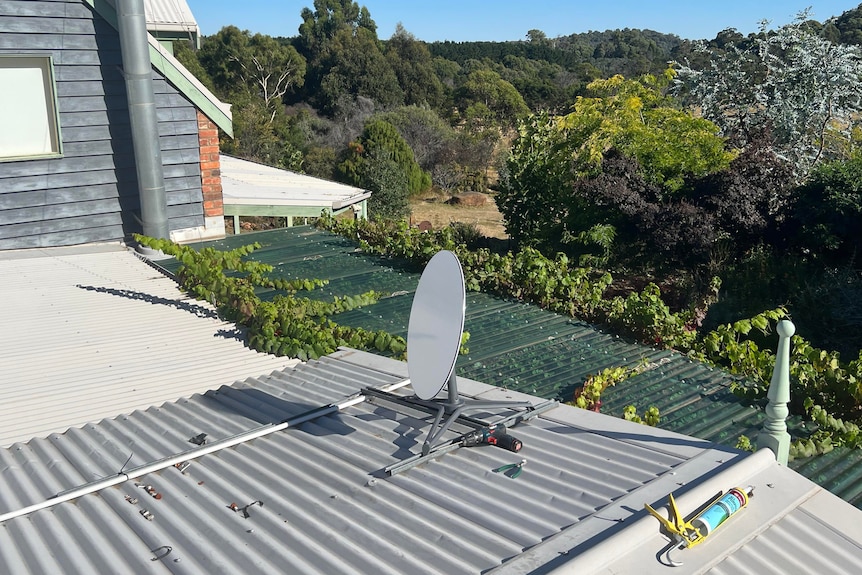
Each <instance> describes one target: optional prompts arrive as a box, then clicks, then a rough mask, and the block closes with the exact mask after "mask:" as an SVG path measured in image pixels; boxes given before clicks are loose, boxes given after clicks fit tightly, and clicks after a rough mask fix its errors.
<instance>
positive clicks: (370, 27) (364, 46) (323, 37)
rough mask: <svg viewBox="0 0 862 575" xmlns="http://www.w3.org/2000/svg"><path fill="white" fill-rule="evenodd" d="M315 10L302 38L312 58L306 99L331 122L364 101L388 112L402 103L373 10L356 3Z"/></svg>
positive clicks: (318, 4) (336, 0)
mask: <svg viewBox="0 0 862 575" xmlns="http://www.w3.org/2000/svg"><path fill="white" fill-rule="evenodd" d="M314 8H315V9H314V10H311V9H309V8H304V9H303V11H302V18H303V23H302V24H301V25H300V26H299V34H300V35H299V38H298V39H297V44H298V46H299V47H300V49H301V51H302V53H303V54H304V55H305V57H306V58H307V59H308V73H307V78H306V83H305V97H306V99H307V100H308V101H309V102H311V103H312V104H313V105H314V106H315V107H316V108H317V109H318V110H320V111H322V112H323V113H325V114H327V115H329V116H330V117H336V116H337V115H339V114H343V112H344V110H345V109H348V108H350V107H351V106H352V105H353V102H355V100H356V99H357V98H360V97H365V98H369V99H371V100H373V101H374V102H375V103H376V104H377V105H379V106H381V107H383V108H386V107H391V106H396V105H399V104H401V103H402V102H403V100H404V95H403V92H402V91H401V87H400V86H399V84H398V78H397V77H396V76H395V72H393V70H392V67H391V66H390V64H389V62H388V61H387V60H386V58H385V57H384V56H383V53H382V52H381V50H380V42H379V41H378V39H377V25H376V24H375V23H374V20H372V19H371V14H370V13H369V12H368V9H367V8H365V7H362V8H360V7H359V5H358V4H357V3H356V2H351V1H350V0H315V2H314Z"/></svg>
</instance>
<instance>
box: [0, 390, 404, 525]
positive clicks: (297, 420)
mask: <svg viewBox="0 0 862 575" xmlns="http://www.w3.org/2000/svg"><path fill="white" fill-rule="evenodd" d="M409 384H410V380H409V379H404V380H402V381H399V382H397V383H393V384H390V385H385V386H383V387H382V388H380V390H381V391H384V392H391V391H395V390H396V389H400V388H402V387H404V386H406V385H409ZM363 401H365V396H364V395H362V394H356V395H354V396H352V397H349V398H347V399H345V400H344V401H342V402H341V403H331V404H329V405H324V406H322V407H318V408H316V409H312V410H310V411H306V412H304V413H301V414H299V415H297V416H295V417H292V418H290V419H287V420H285V421H283V422H282V423H278V424H274V425H265V426H263V427H259V428H257V429H253V430H251V431H246V432H243V433H239V434H237V435H234V436H233V437H228V438H226V439H223V440H221V441H215V442H213V443H211V444H209V445H205V446H201V447H199V448H197V449H190V450H189V451H184V452H183V453H178V454H177V455H171V456H169V457H166V458H164V459H159V460H158V461H154V462H152V463H147V464H144V465H141V466H138V467H134V468H132V469H129V470H128V471H120V472H119V473H118V474H117V475H115V476H113V477H106V478H105V479H99V480H97V481H92V482H90V483H85V484H84V485H82V486H80V487H76V488H74V489H71V490H69V491H63V492H61V493H58V494H57V495H55V496H54V497H51V498H50V499H46V500H45V501H42V502H40V503H35V504H33V505H29V506H27V507H24V508H21V509H18V510H15V511H10V512H8V513H4V514H2V515H0V524H2V523H4V522H5V521H8V520H9V519H15V518H16V517H21V516H22V515H28V514H30V513H33V512H36V511H41V510H42V509H47V508H48V507H53V506H54V505H57V504H60V503H65V502H66V501H71V500H72V499H77V498H78V497H81V496H84V495H90V494H92V493H95V492H97V491H101V490H102V489H106V488H108V487H113V486H114V485H119V484H120V483H124V482H126V481H128V480H130V479H131V478H133V477H140V476H143V475H147V474H148V473H155V472H157V471H161V470H163V469H167V468H168V467H173V466H174V465H176V464H178V463H182V462H184V461H190V460H192V459H197V458H198V457H201V456H203V455H208V454H210V453H214V452H216V451H221V450H222V449H227V448H229V447H234V446H235V445H239V444H240V443H245V442H247V441H251V440H253V439H258V438H260V437H264V436H266V435H269V434H271V433H276V432H279V431H283V430H285V429H287V428H288V427H295V426H297V425H301V424H303V423H306V422H308V421H311V420H312V419H317V418H318V417H322V416H324V415H329V414H331V413H335V412H337V411H341V410H342V409H346V408H348V407H351V406H353V405H357V404H359V403H362V402H363Z"/></svg>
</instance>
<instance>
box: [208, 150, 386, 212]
mask: <svg viewBox="0 0 862 575" xmlns="http://www.w3.org/2000/svg"><path fill="white" fill-rule="evenodd" d="M219 158H220V161H221V179H222V194H223V196H224V203H225V205H228V206H232V205H242V206H303V207H318V206H319V207H321V208H322V207H328V208H330V209H332V210H340V209H342V208H344V207H347V206H350V205H353V204H355V203H358V202H361V201H362V200H365V199H368V198H369V197H370V196H371V192H368V191H366V190H363V189H360V188H355V187H353V186H347V185H344V184H339V183H337V182H331V181H329V180H322V179H320V178H313V177H311V176H306V175H304V174H297V173H296V172H290V171H288V170H281V169H279V168H273V167H271V166H266V165H263V164H257V163H255V162H249V161H248V160H242V159H240V158H234V157H232V156H226V155H224V154H222V155H221V156H219ZM317 215H319V214H317Z"/></svg>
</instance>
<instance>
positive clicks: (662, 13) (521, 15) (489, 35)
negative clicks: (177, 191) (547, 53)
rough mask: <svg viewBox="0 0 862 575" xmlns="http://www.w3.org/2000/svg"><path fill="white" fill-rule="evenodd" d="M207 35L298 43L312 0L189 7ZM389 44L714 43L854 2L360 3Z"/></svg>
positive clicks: (196, 1)
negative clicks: (623, 35)
mask: <svg viewBox="0 0 862 575" xmlns="http://www.w3.org/2000/svg"><path fill="white" fill-rule="evenodd" d="M188 4H189V6H190V7H191V9H192V12H193V13H194V15H195V18H196V19H197V21H198V24H199V25H200V27H201V31H202V32H203V34H205V35H210V34H214V33H216V32H218V31H219V30H220V29H221V28H222V27H223V26H227V25H229V24H233V25H234V26H237V27H239V28H241V29H243V30H250V31H251V32H260V33H263V34H268V35H270V36H296V35H297V34H298V28H299V24H300V23H301V22H302V19H301V18H300V12H301V11H302V9H303V8H304V7H306V6H307V7H309V8H312V7H313V6H314V2H313V0H299V1H297V0H188ZM359 4H360V5H363V6H366V7H367V8H368V10H369V11H370V12H371V17H372V18H373V19H374V21H375V22H376V23H377V35H378V36H379V37H380V38H381V39H384V40H385V39H388V38H389V37H390V36H392V33H393V32H394V31H395V26H396V24H398V22H401V23H402V25H403V26H404V28H405V29H406V30H407V31H408V32H410V33H411V34H413V35H414V36H416V37H417V38H419V39H420V40H425V41H426V42H433V41H436V40H452V41H457V42H463V41H469V40H521V39H523V38H524V37H525V36H526V34H527V30H530V29H534V28H535V29H539V30H542V31H543V32H545V34H547V35H548V36H549V37H555V36H566V35H569V34H574V33H577V32H587V31H589V30H598V31H602V30H608V29H615V28H649V29H652V30H656V31H658V32H664V33H668V34H676V35H678V36H680V37H682V38H688V39H712V38H714V37H715V35H716V34H717V33H718V32H720V31H721V30H724V29H725V28H736V29H737V30H739V31H740V32H742V33H743V34H748V33H749V32H754V31H756V30H757V28H758V22H760V21H761V20H763V19H766V20H769V21H770V22H771V25H770V27H776V26H780V25H782V24H786V23H788V22H791V21H792V20H793V17H794V16H795V15H796V14H797V13H798V12H799V11H800V10H803V9H804V8H807V7H811V9H812V12H813V17H814V18H815V19H816V20H820V21H821V22H822V21H824V20H826V19H827V18H829V17H831V16H838V15H840V14H841V13H842V12H844V11H846V10H850V9H853V8H856V7H857V6H858V5H859V0H798V2H797V1H796V0H789V1H788V0H748V1H745V0H713V1H710V2H701V1H699V0H666V1H663V2H649V1H647V0H640V1H637V0H604V1H601V0H598V1H597V0H366V1H364V2H362V1H360V2H359Z"/></svg>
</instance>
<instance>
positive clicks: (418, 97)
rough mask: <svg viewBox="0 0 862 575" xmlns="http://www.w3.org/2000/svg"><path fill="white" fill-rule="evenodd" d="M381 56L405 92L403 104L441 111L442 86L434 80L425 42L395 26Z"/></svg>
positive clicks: (435, 75)
mask: <svg viewBox="0 0 862 575" xmlns="http://www.w3.org/2000/svg"><path fill="white" fill-rule="evenodd" d="M384 53H385V55H386V60H387V61H388V62H389V65H390V66H391V67H392V70H393V71H394V72H395V76H396V77H397V78H398V83H399V84H400V85H401V89H402V90H403V92H404V103H405V104H407V105H419V106H425V105H427V106H430V107H432V108H434V109H440V107H441V106H442V104H443V94H444V89H443V84H442V83H441V82H440V79H439V78H438V77H437V74H436V72H435V70H434V62H433V60H432V58H431V52H429V51H428V47H427V46H426V45H425V43H424V42H420V41H419V40H417V39H416V38H415V37H414V36H413V35H412V34H410V33H409V32H407V31H406V30H405V29H404V27H403V26H402V25H401V23H398V25H397V26H396V27H395V33H394V34H393V35H392V37H391V38H390V39H389V41H388V42H386V50H385V52H384Z"/></svg>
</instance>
